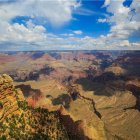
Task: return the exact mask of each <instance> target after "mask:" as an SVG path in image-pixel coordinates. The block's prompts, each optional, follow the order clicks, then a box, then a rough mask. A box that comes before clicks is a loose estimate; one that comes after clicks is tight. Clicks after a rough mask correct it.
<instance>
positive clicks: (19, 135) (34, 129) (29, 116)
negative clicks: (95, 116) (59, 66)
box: [0, 74, 91, 140]
mask: <svg viewBox="0 0 140 140" xmlns="http://www.w3.org/2000/svg"><path fill="white" fill-rule="evenodd" d="M84 130H86V126H85V125H84V122H82V121H80V120H79V121H76V122H75V121H74V120H73V119H72V118H71V116H70V115H69V114H68V113H67V112H66V110H65V108H64V107H63V106H60V108H59V109H58V110H56V111H48V109H45V108H33V107H31V106H28V103H27V102H26V100H25V98H24V96H23V93H22V91H21V90H20V89H16V88H15V87H14V85H13V80H12V78H11V77H10V76H8V75H6V74H3V75H1V76H0V139H2V140H28V139H29V140H91V139H90V138H88V137H87V136H85V134H84Z"/></svg>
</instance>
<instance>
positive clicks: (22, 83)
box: [0, 51, 140, 140]
mask: <svg viewBox="0 0 140 140" xmlns="http://www.w3.org/2000/svg"><path fill="white" fill-rule="evenodd" d="M4 73H5V74H8V75H10V76H11V77H12V78H13V80H14V81H15V82H14V85H15V86H16V88H20V89H21V90H22V92H23V94H24V97H25V99H26V101H27V102H28V104H29V105H30V106H32V107H45V108H47V109H48V110H53V109H54V108H57V107H59V106H60V105H63V107H64V109H65V111H66V112H67V113H68V114H69V115H70V116H71V118H72V120H73V121H75V122H79V121H80V122H81V123H80V127H81V128H82V129H83V133H84V135H85V136H86V138H87V139H96V140H112V139H115V140H117V139H118V140H119V139H124V140H132V139H133V140H139V139H140V133H139V131H140V112H139V111H140V51H58V52H57V51H48V52H46V51H36V52H33V51H32V52H0V74H4Z"/></svg>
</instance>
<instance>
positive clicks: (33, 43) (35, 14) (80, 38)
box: [0, 0, 140, 51]
mask: <svg viewBox="0 0 140 140" xmlns="http://www.w3.org/2000/svg"><path fill="white" fill-rule="evenodd" d="M29 50H30V51H31V50H140V0H0V51H29Z"/></svg>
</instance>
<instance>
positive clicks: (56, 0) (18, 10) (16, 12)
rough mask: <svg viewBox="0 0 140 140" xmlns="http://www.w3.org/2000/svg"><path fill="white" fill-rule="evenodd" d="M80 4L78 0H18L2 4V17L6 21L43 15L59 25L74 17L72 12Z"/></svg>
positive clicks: (0, 11)
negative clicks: (18, 17)
mask: <svg viewBox="0 0 140 140" xmlns="http://www.w3.org/2000/svg"><path fill="white" fill-rule="evenodd" d="M78 6H79V3H77V2H76V0H53V1H50V0H45V1H43V0H24V1H22V0H18V1H15V2H11V3H8V2H7V3H5V4H1V5H0V17H1V20H6V21H9V20H11V19H12V18H14V17H16V16H29V17H32V18H36V17H43V18H45V19H46V20H49V21H50V22H51V23H52V24H53V25H55V26H59V25H62V24H64V23H65V22H68V21H70V20H71V19H72V12H73V10H74V9H75V8H77V7H78ZM60 15H61V16H60Z"/></svg>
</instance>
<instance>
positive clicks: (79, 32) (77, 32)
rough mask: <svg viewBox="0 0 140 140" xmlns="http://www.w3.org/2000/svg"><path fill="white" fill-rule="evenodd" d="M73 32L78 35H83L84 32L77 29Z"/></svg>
mask: <svg viewBox="0 0 140 140" xmlns="http://www.w3.org/2000/svg"><path fill="white" fill-rule="evenodd" d="M73 33H75V34H77V35H81V34H82V33H83V32H82V31H81V30H76V31H73Z"/></svg>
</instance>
